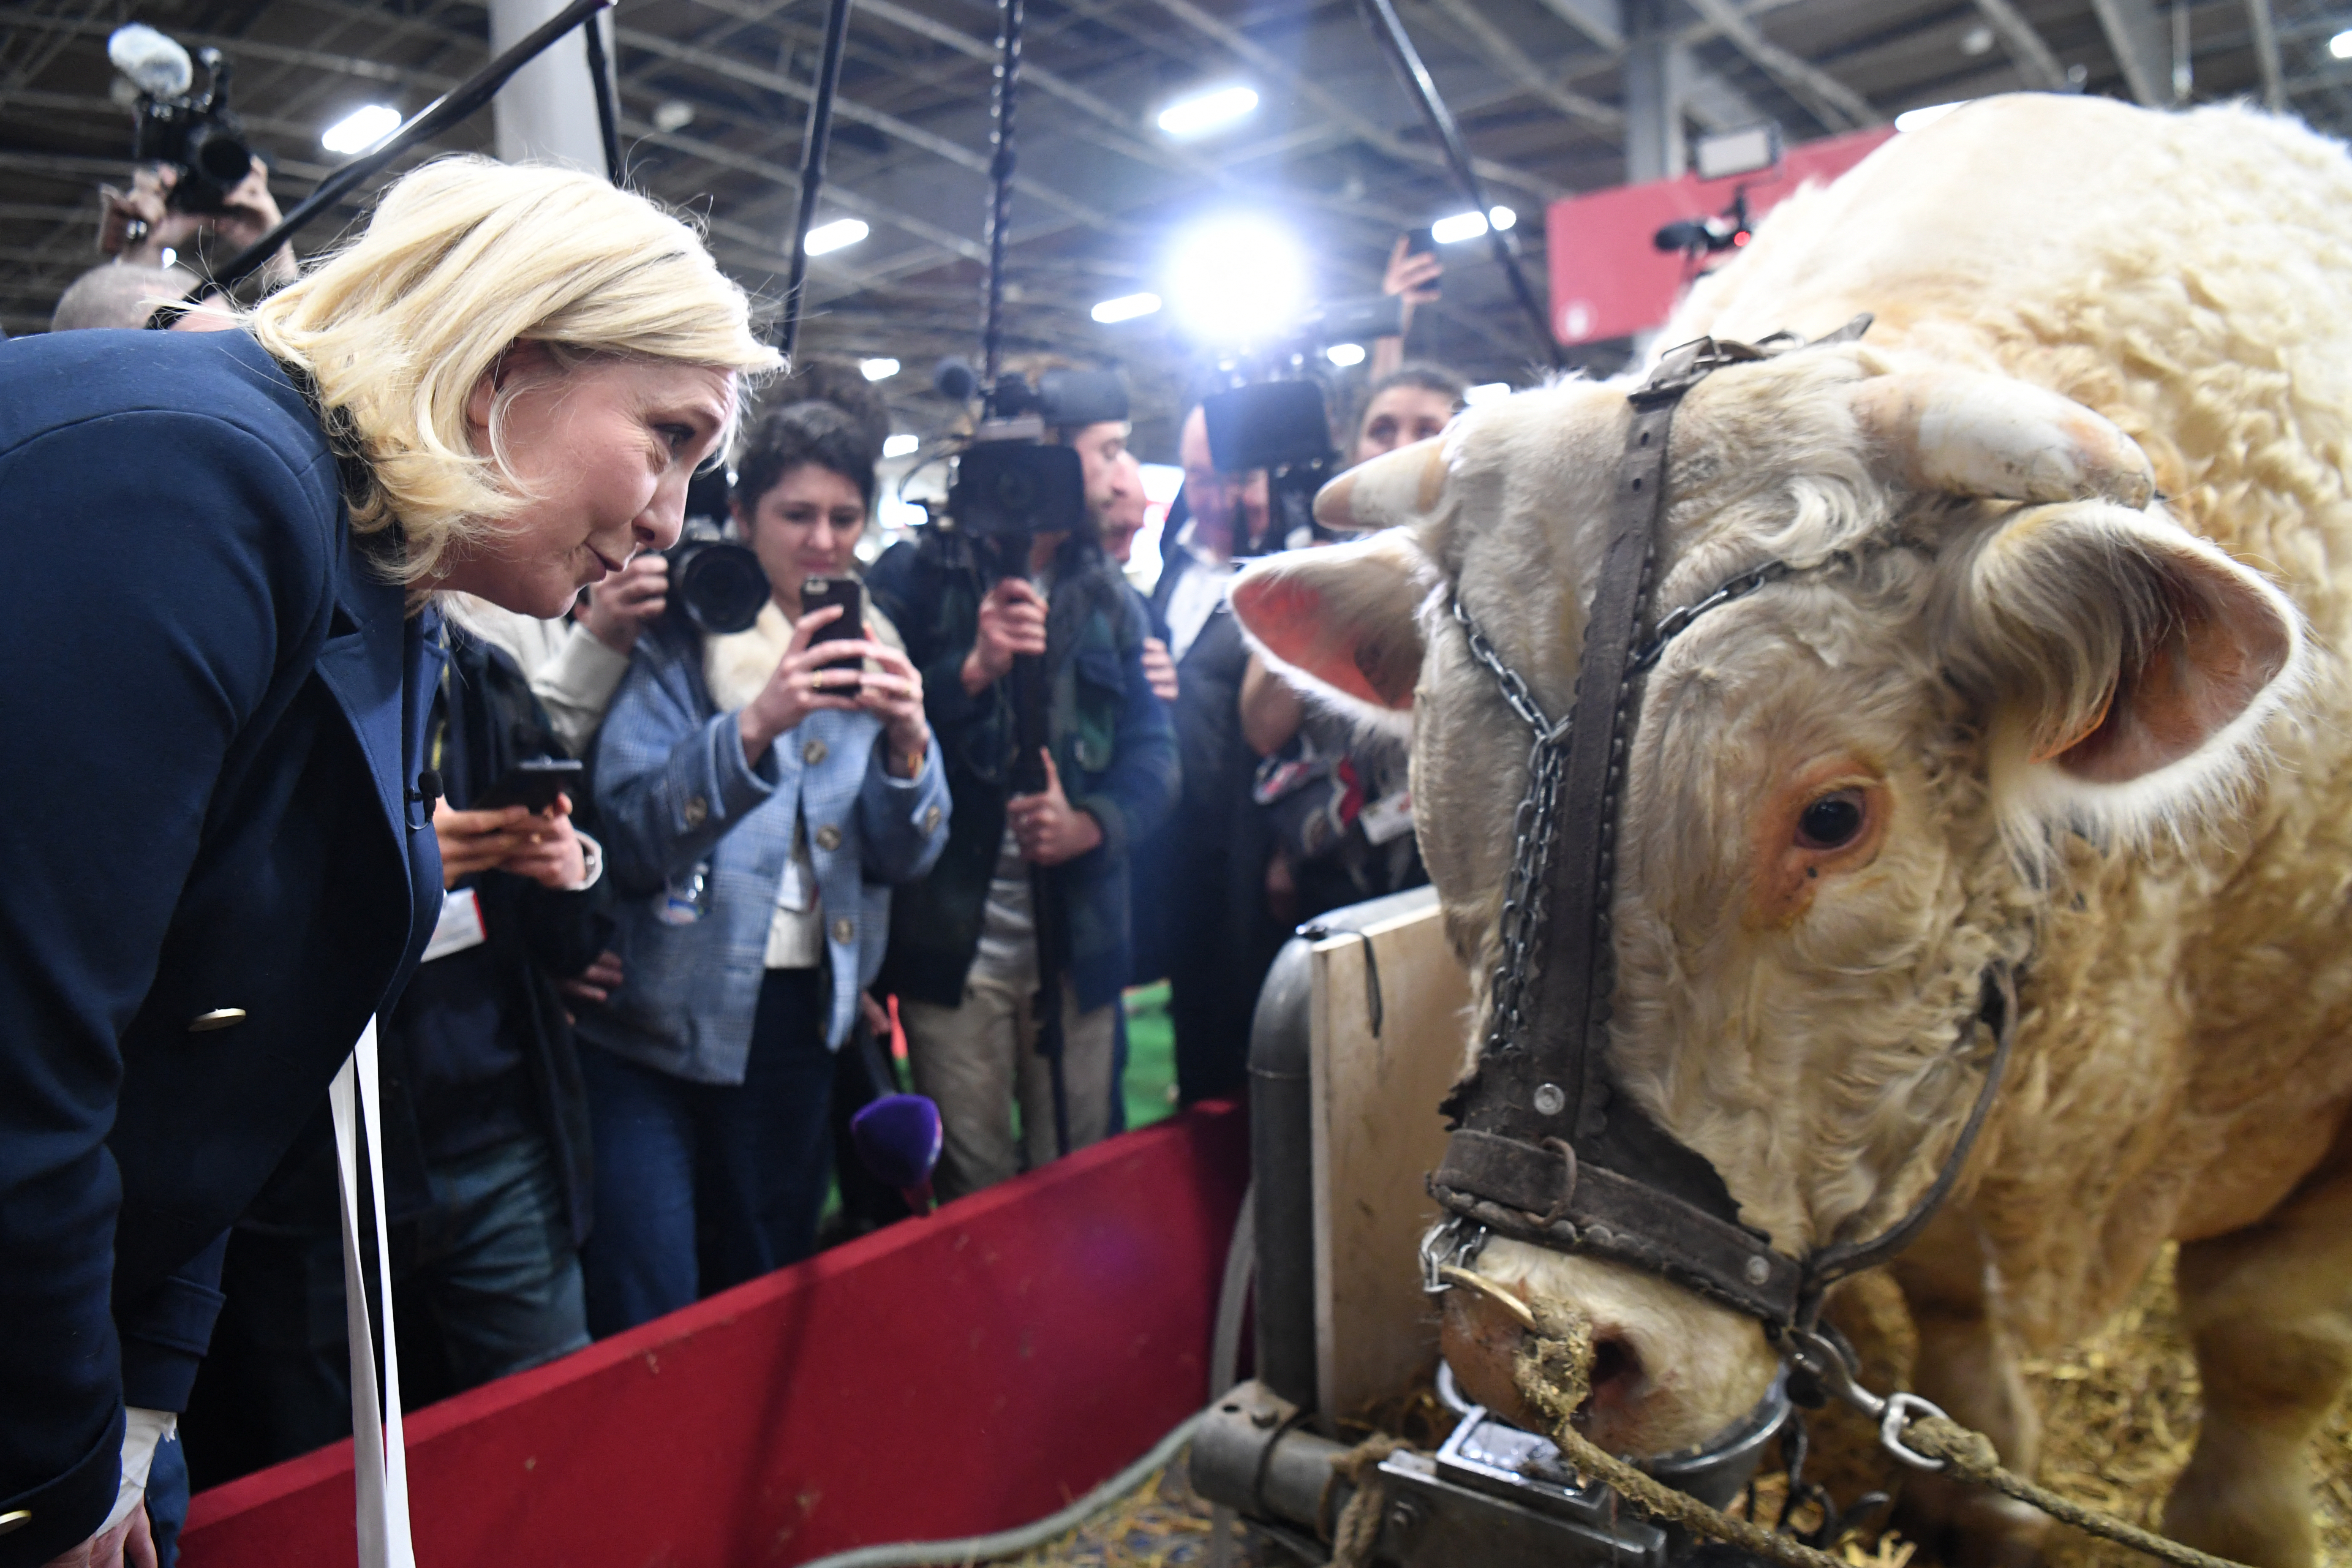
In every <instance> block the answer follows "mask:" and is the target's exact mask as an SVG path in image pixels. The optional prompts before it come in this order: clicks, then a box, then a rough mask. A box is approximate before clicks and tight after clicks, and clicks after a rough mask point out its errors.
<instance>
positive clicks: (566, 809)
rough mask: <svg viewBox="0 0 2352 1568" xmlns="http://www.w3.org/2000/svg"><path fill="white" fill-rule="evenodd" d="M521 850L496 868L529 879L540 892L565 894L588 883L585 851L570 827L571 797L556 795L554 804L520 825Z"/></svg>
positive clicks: (578, 836) (577, 835) (586, 853)
mask: <svg viewBox="0 0 2352 1568" xmlns="http://www.w3.org/2000/svg"><path fill="white" fill-rule="evenodd" d="M520 831H521V832H522V833H523V835H524V843H523V844H522V846H521V847H520V848H518V849H516V850H515V852H514V853H513V854H511V855H509V856H508V857H507V858H505V859H503V860H501V861H499V867H498V868H499V870H501V871H509V872H511V873H513V874H514V875H515V876H518V877H528V878H530V879H531V880H532V881H534V882H537V883H538V884H539V885H540V886H541V887H542V888H552V889H555V890H556V891H557V892H559V893H561V892H565V891H568V890H570V889H573V888H577V887H578V886H579V885H580V884H581V883H582V882H584V881H586V880H587V879H588V851H587V850H586V849H584V848H583V847H581V843H580V835H579V834H578V832H576V831H575V830H574V829H573V828H572V797H571V796H570V795H557V796H556V797H555V804H554V805H551V806H549V807H548V808H547V809H546V810H545V811H542V812H541V813H540V814H539V815H538V816H530V817H527V818H525V819H524V821H523V822H522V824H521V825H520Z"/></svg>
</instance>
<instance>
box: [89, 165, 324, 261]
mask: <svg viewBox="0 0 2352 1568" xmlns="http://www.w3.org/2000/svg"><path fill="white" fill-rule="evenodd" d="M179 183H180V172H179V171H178V170H177V169H174V168H173V167H171V166H170V165H169V164H163V163H149V164H144V165H142V166H141V167H140V168H138V169H136V170H134V171H132V173H131V189H130V190H129V191H127V192H124V191H117V190H113V189H111V188H108V187H104V186H101V187H100V191H99V201H100V209H99V223H98V248H99V249H100V251H102V252H103V253H105V254H106V255H108V256H112V257H117V258H120V259H121V260H123V261H126V262H133V263H138V264H142V265H144V266H148V267H161V266H162V265H163V252H164V251H166V250H172V251H176V252H181V253H184V254H192V247H193V245H194V241H195V239H196V238H197V237H198V236H200V235H203V234H205V233H207V232H210V233H213V234H216V235H218V236H220V237H221V238H222V239H224V240H226V241H227V242H228V245H229V246H230V247H235V250H237V251H242V250H244V249H245V248H246V247H248V246H250V245H252V244H253V243H254V242H255V241H256V240H258V239H259V238H261V237H262V236H264V235H266V234H268V232H269V231H270V230H271V229H273V228H276V227H277V226H278V219H279V218H280V217H281V216H283V215H282V214H280V213H279V212H278V198H277V197H275V196H273V195H270V194H269V169H268V165H267V164H265V163H262V161H261V160H260V159H258V158H256V159H255V160H254V161H253V166H252V168H251V169H250V170H249V171H248V172H247V174H246V176H245V178H244V179H242V180H239V181H238V182H237V183H236V184H235V185H233V186H231V187H230V188H229V190H228V193H227V195H226V196H225V197H224V198H223V204H222V205H223V210H222V211H220V212H216V213H198V212H184V211H182V210H180V209H178V208H175V207H173V205H171V197H172V192H173V188H174V187H176V186H177V185H178V184H179ZM220 259H222V260H224V261H225V260H226V259H227V258H226V257H223V258H220ZM267 270H268V272H269V274H270V275H271V276H272V277H273V278H278V279H291V278H292V277H293V276H294V272H295V267H294V250H293V247H292V246H290V245H287V246H281V247H278V254H277V255H275V256H273V257H271V258H269V263H268V268H267Z"/></svg>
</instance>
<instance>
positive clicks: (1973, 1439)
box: [1903, 1415, 2245, 1568]
mask: <svg viewBox="0 0 2352 1568" xmlns="http://www.w3.org/2000/svg"><path fill="white" fill-rule="evenodd" d="M1903 1440H1904V1442H1906V1444H1908V1445H1910V1447H1913V1448H1915V1449H1916V1450H1917V1451H1918V1452H1920V1453H1922V1454H1925V1455H1927V1457H1928V1458H1936V1459H1942V1460H1944V1461H1946V1462H1947V1463H1948V1464H1949V1465H1950V1466H1951V1467H1952V1473H1953V1474H1955V1475H1957V1476H1958V1477H1959V1478H1960V1479H1962V1480H1968V1481H1974V1482H1976V1484H1977V1485H1979V1486H1980V1487H1990V1488H1991V1489H1993V1490H1995V1491H1998V1492H2006V1493H2007V1494H2008V1495H2009V1496H2011V1497H2013V1498H2015V1499H2016V1500H2018V1501H2020V1502H2022V1503H2031V1504H2032V1505H2033V1506H2034V1507H2035V1508H2038V1509H2040V1510H2042V1512H2044V1513H2046V1514H2048V1515H2049V1516H2050V1517H2051V1518H2053V1519H2054V1520H2058V1521H2062V1522H2063V1523H2066V1524H2071V1525H2073V1526H2074V1528H2075V1529H2077V1530H2081V1531H2088V1532H2089V1533H2091V1534H2093V1535H2103V1536H2105V1537H2106V1539H2108V1540H2109V1541H2112V1542H2116V1543H2117V1544H2119V1545H2123V1546H2128V1547H2130V1548H2131V1549H2132V1550H2133V1551H2135V1552H2145V1553H2146V1554H2147V1555H2148V1556H2150V1557H2154V1558H2156V1559H2158V1561H2160V1562H2165V1563H2172V1564H2174V1565H2175V1568H2245V1565H2244V1564H2243V1563H2235V1562H2232V1561H2231V1559H2229V1558H2227V1557H2216V1556H2213V1555H2212V1554H2211V1553H2210V1552H2200V1551H2198V1550H2197V1549H2196V1548H2195V1547H2193V1546H2183V1545H2181V1544H2180V1542H2177V1541H2174V1540H2172V1539H2171V1538H2170V1537H2168V1536H2162V1535H2158V1534H2157V1533H2156V1532H2155V1531H2148V1530H2142V1529H2141V1528H2140V1527H2139V1526H2137V1525H2136V1524H2131V1523H2127V1522H2126V1521H2123V1520H2120V1519H2117V1518H2116V1516H2115V1515H2113V1514H2110V1513H2102V1512H2101V1511H2099V1510H2097V1509H2095V1508H2088V1507H2085V1506H2084V1504H2082V1503H2078V1502H2074V1501H2071V1500H2068V1499H2065V1498H2063V1497H2060V1496H2059V1495H2058V1494H2057V1493H2056V1492H2053V1491H2052V1490H2050V1489H2048V1488H2046V1487H2039V1486H2036V1485H2034V1484H2033V1483H2032V1481H2029V1480H2027V1479H2025V1478H2024V1477H2023V1476H2021V1475H2019V1474H2017V1473H2016V1472H2015V1471H2013V1470H2008V1469H2004V1468H2001V1463H2000V1455H1999V1454H1997V1453H1995V1452H1994V1451H1993V1446H1992V1442H1991V1439H1990V1438H1988V1437H1987V1436H1985V1435H1984V1434H1983V1433H1981V1432H1973V1431H1970V1430H1969V1428H1968V1427H1966V1426H1961V1425H1960V1424H1959V1423H1958V1422H1957V1421H1955V1420H1953V1419H1951V1418H1950V1417H1949V1416H1937V1415H1928V1416H1922V1417H1920V1418H1918V1419H1916V1420H1914V1421H1913V1422H1911V1423H1910V1424H1909V1425H1908V1426H1906V1427H1904V1429H1903Z"/></svg>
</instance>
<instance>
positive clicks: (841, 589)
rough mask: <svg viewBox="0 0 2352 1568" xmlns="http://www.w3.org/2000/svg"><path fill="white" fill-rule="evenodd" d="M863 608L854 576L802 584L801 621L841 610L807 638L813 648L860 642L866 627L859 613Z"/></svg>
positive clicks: (862, 591) (861, 589)
mask: <svg viewBox="0 0 2352 1568" xmlns="http://www.w3.org/2000/svg"><path fill="white" fill-rule="evenodd" d="M864 607H865V593H864V590H863V588H862V587H861V586H860V584H858V581H857V579H856V578H855V577H811V578H810V579H808V580H807V581H806V582H804V583H803V584H801V616H802V618H803V619H806V618H807V617H808V616H813V615H814V614H816V613H817V612H818V611H819V610H824V609H833V608H838V609H839V610H840V611H841V614H840V615H838V616H835V617H834V618H833V619H832V620H829V621H827V622H826V623H825V624H824V625H823V626H819V627H817V629H816V630H815V632H814V634H812V635H811V636H810V637H809V643H810V645H811V646H812V647H814V645H816V644H818V643H821V642H857V641H861V640H863V638H864V637H865V636H866V625H865V622H864V620H863V619H862V618H861V616H859V614H858V612H859V611H860V610H862V609H863V608H864ZM835 662H836V663H838V662H840V661H838V660H835Z"/></svg>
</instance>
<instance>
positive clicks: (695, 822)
mask: <svg viewBox="0 0 2352 1568" xmlns="http://www.w3.org/2000/svg"><path fill="white" fill-rule="evenodd" d="M679 815H681V816H684V817H685V818H686V825H687V826H688V827H699V826H702V823H703V819H704V818H705V817H708V816H709V815H710V803H709V801H707V800H705V799H703V798H702V797H701V796H700V795H696V796H694V797H693V798H692V799H691V800H689V801H688V802H687V803H686V809H685V810H684V811H683V812H681V813H680V814H679Z"/></svg>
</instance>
